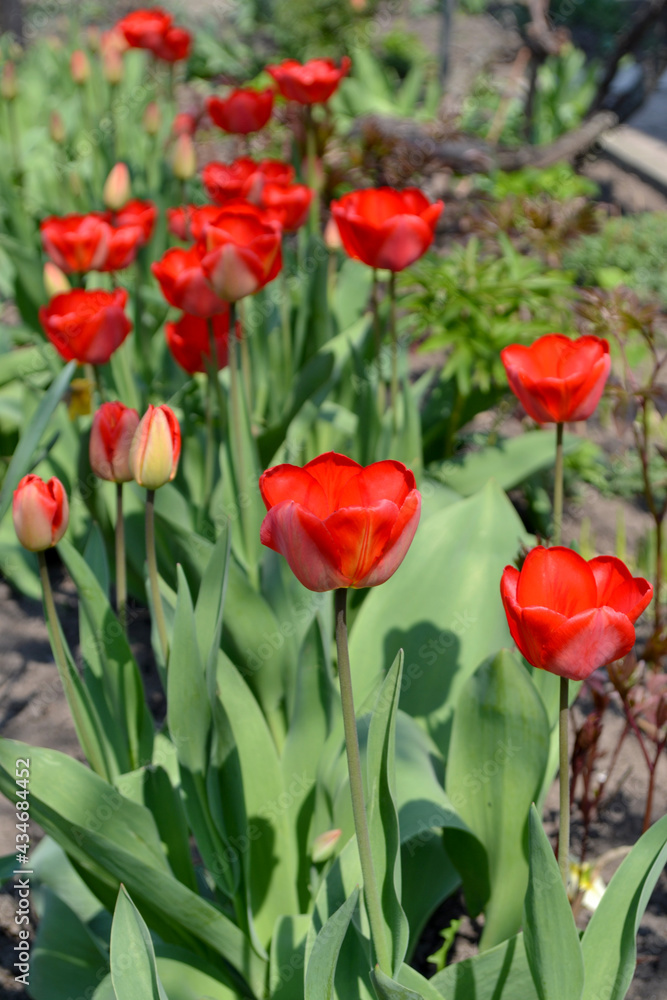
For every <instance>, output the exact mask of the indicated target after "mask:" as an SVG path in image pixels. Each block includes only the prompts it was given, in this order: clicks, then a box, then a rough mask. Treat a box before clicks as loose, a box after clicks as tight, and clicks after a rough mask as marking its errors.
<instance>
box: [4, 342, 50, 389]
mask: <svg viewBox="0 0 667 1000" xmlns="http://www.w3.org/2000/svg"><path fill="white" fill-rule="evenodd" d="M47 352H48V348H47V346H46V344H40V345H39V346H35V347H15V348H14V349H13V350H11V351H6V352H3V355H2V364H1V365H0V386H3V385H7V384H8V383H9V382H13V381H14V379H22V380H25V379H28V378H30V377H31V376H34V375H36V374H38V373H39V372H48V371H50V369H51V366H50V365H49V361H48V357H47Z"/></svg>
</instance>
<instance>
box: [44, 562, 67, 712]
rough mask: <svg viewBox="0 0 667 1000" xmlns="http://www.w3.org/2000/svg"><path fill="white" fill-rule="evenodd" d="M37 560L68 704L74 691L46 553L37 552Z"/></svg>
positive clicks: (54, 653) (54, 652)
mask: <svg viewBox="0 0 667 1000" xmlns="http://www.w3.org/2000/svg"><path fill="white" fill-rule="evenodd" d="M37 560H38V562H39V578H40V581H41V584H42V594H43V595H44V607H45V608H46V620H47V621H48V623H49V625H50V627H51V642H52V644H53V655H54V656H55V658H56V663H57V665H58V667H59V668H60V676H61V678H62V682H63V685H64V686H65V688H66V689H67V694H68V696H69V698H70V704H72V698H74V695H75V693H74V690H73V688H72V682H71V680H70V676H69V670H68V669H67V657H66V656H65V647H64V646H63V640H62V636H61V634H60V623H59V621H58V613H57V611H56V602H55V601H54V600H53V590H52V589H51V581H50V579H49V569H48V566H47V565H46V553H45V552H38V553H37Z"/></svg>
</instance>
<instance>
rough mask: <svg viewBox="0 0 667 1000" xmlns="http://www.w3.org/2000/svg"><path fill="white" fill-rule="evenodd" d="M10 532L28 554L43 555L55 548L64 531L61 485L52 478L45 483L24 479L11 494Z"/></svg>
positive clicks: (65, 520) (66, 510) (66, 516)
mask: <svg viewBox="0 0 667 1000" xmlns="http://www.w3.org/2000/svg"><path fill="white" fill-rule="evenodd" d="M12 516H13V518H14V529H15V531H16V536H17V538H18V540H19V542H20V543H21V545H22V546H23V547H24V548H26V549H28V551H29V552H43V551H44V549H50V548H51V547H52V546H54V545H56V544H57V543H58V542H59V541H60V539H61V538H62V537H63V535H64V534H65V532H66V531H67V524H68V522H69V505H68V503H67V494H66V493H65V490H64V488H63V484H62V483H61V482H60V480H59V479H56V478H55V477H54V478H53V479H50V480H49V481H48V483H45V482H44V480H43V479H40V477H39V476H35V475H32V474H31V475H29V476H24V477H23V479H22V480H21V482H20V483H19V484H18V486H17V487H16V489H15V490H14V502H13V504H12Z"/></svg>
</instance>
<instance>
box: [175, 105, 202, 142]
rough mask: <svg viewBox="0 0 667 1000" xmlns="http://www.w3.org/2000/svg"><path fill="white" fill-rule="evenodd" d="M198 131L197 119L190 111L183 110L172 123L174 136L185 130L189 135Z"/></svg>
mask: <svg viewBox="0 0 667 1000" xmlns="http://www.w3.org/2000/svg"><path fill="white" fill-rule="evenodd" d="M196 131H197V119H196V118H195V116H194V115H191V114H190V112H189V111H181V112H180V113H179V114H177V115H176V116H175V118H174V120H173V122H172V123H171V134H172V135H173V136H179V135H181V134H182V133H183V132H186V133H187V134H188V135H194V134H195V132H196Z"/></svg>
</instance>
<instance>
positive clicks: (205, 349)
mask: <svg viewBox="0 0 667 1000" xmlns="http://www.w3.org/2000/svg"><path fill="white" fill-rule="evenodd" d="M209 323H212V324H213V338H214V340H215V352H216V358H215V364H216V367H217V369H218V371H219V370H220V369H221V368H226V367H227V354H228V348H229V307H227V309H226V310H225V312H223V313H219V314H218V315H217V316H213V317H211V319H210V320H205V319H201V318H200V317H199V316H190V315H188V313H185V314H184V315H183V316H181V318H180V319H179V320H178V322H176V323H167V324H166V325H165V328H164V332H165V336H166V338H167V347H168V348H169V350H170V351H171V354H172V356H173V358H174V361H176V363H177V364H179V365H180V366H181V368H184V369H185V371H186V372H189V373H190V375H192V374H193V373H194V372H205V371H207V370H208V365H209V364H210V361H211V341H210V336H209ZM236 330H237V336H238V331H239V324H238V323H237V326H236Z"/></svg>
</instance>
